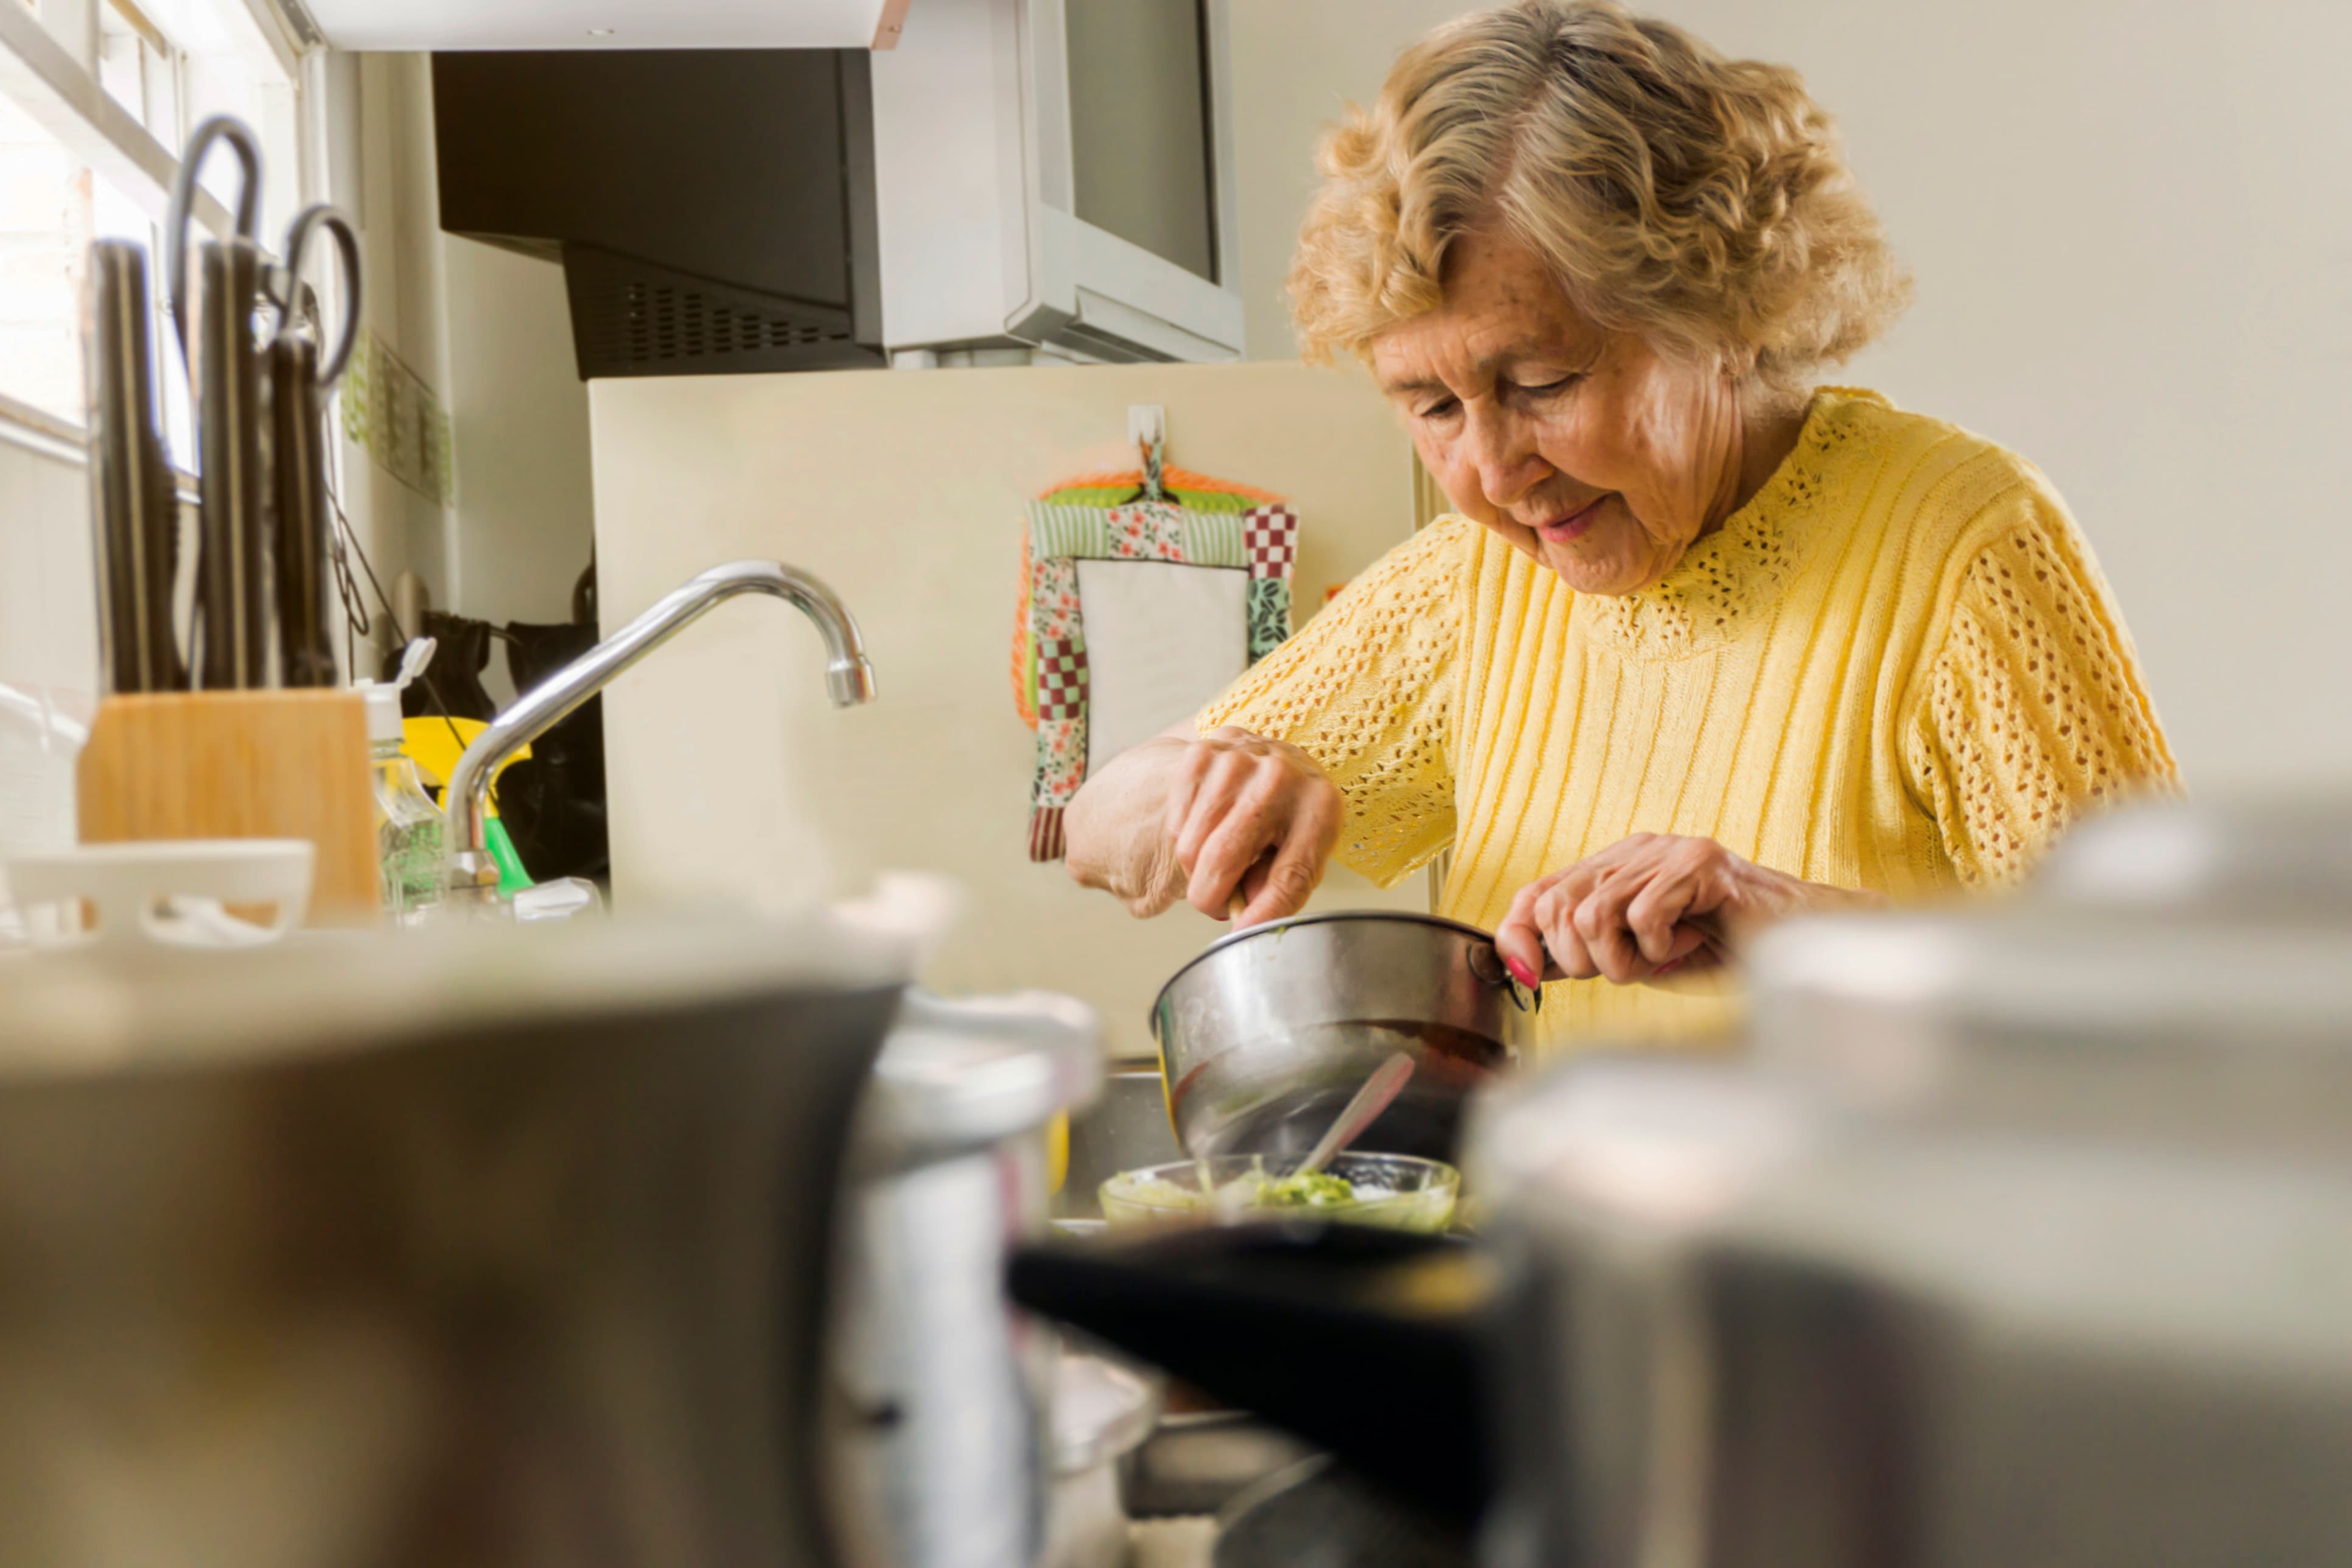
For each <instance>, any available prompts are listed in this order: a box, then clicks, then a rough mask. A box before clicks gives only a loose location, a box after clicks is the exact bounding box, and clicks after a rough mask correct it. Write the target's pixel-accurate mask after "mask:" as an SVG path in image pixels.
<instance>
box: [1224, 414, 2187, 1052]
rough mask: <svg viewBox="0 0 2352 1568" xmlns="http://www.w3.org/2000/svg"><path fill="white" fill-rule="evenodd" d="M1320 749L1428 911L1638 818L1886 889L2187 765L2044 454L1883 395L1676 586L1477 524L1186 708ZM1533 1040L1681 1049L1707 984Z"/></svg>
mask: <svg viewBox="0 0 2352 1568" xmlns="http://www.w3.org/2000/svg"><path fill="white" fill-rule="evenodd" d="M1200 724H1201V727H1202V729H1204V730H1205V729H1208V728H1211V727H1213V726H1215V725H1218V724H1237V725H1240V726H1241V727H1243V728H1244V729H1247V730H1251V731H1256V732H1257V733H1260V734H1264V735H1268V736H1275V737H1279V738H1281V739H1284V740H1286V741H1290V742H1294V743H1296V744H1297V745H1298V746H1300V747H1302V748H1304V749H1305V750H1306V751H1307V752H1308V753H1309V754H1310V755H1312V756H1313V757H1314V758H1315V759H1316V760H1317V761H1318V762H1319V763H1321V764H1322V765H1323V766H1324V767H1325V768H1327V769H1328V770H1329V772H1330V773H1331V776H1332V778H1333V779H1334V780H1335V781H1336V782H1337V783H1338V784H1339V788H1340V790H1341V792H1342V793H1343V795H1345V797H1346V800H1347V808H1348V817H1347V824H1346V826H1345V827H1344V828H1343V830H1342V833H1341V837H1340V843H1339V858H1340V859H1341V860H1342V861H1343V862H1344V863H1346V864H1347V865H1349V866H1351V867H1353V868H1356V869H1357V870H1359V871H1361V872H1363V873H1364V874H1365V875H1367V876H1369V877H1370V878H1372V879H1374V880H1375V881H1378V882H1380V883H1381V884H1382V885H1383V886H1386V885H1390V884H1392V883H1394V882H1396V881H1398V880H1400V879H1402V878H1403V877H1404V876H1405V875H1406V874H1407V873H1408V872H1410V871H1412V870H1413V869H1414V868H1417V867H1419V866H1421V865H1423V864H1424V863H1426V862H1427V861H1428V860H1430V859H1431V858H1433V857H1434V856H1435V855H1436V854H1437V853H1438V852H1439V851H1440V850H1442V849H1444V848H1446V847H1448V846H1449V845H1450V846H1451V847H1453V849H1454V858H1453V862H1452V868H1451V871H1450V874H1449V875H1448V877H1447V879H1446V884H1445V889H1444V896H1443V899H1442V900H1441V906H1440V907H1441V909H1442V910H1443V912H1444V913H1445V914H1448V915H1451V916H1453V917H1454V918H1455V919H1457V920H1464V921H1470V922H1472V923H1474V924H1476V925H1480V926H1485V927H1488V928H1490V929H1491V928H1492V927H1493V926H1494V924H1495V923H1496V921H1499V920H1500V919H1501V918H1502V916H1503V914H1504V911H1505V910H1507V907H1508V906H1509V903H1510V900H1511V896H1512V894H1514V893H1515V892H1517V890H1518V889H1520V888H1521V887H1522V886H1524V885H1525V884H1526V883H1528V882H1529V881H1531V880H1533V879H1535V878H1537V877H1538V876H1540V875H1542V874H1543V873H1545V872H1547V871H1552V870H1557V869H1559V868H1561V867H1563V866H1567V865H1570V864H1571V863H1572V862H1574V861H1576V860H1578V859H1580V858H1582V857H1584V856H1586V855H1589V854H1591V853H1593V852H1594V851H1596V850H1599V849H1601V848H1605V847H1607V846H1609V845H1611V844H1612V843H1614V842H1616V841H1617V840H1618V839H1620V838H1622V837H1625V836H1626V835H1627V834H1629V833H1636V832H1654V833H1685V834H1697V835H1704V836H1706V837H1710V838H1714V839H1717V840H1718V841H1719V842H1721V843H1722V844H1723V845H1725V846H1726V847H1728V848H1730V849H1733V850H1735V851H1737V852H1738V853H1739V854H1741V855H1745V856H1747V857H1748V858H1750V859H1752V860H1754V861H1756V862H1757V863H1759V864H1760V865H1764V866H1769V867H1772V868H1777V869H1779V870H1782V871H1786V872H1789V873H1790V874H1792V875H1794V876H1798V877H1802V878H1804V879H1807V880H1809V881H1814V882H1826V883H1832V884H1835V885H1837V886H1841V887H1849V888H1872V889H1879V890H1882V891H1884V892H1886V893H1888V894H1890V895H1893V896H1895V897H1896V898H1898V899H1911V898H1919V897H1925V896H1929V895H1932V894H1935V893H1937V892H1940V891H1944V890H1947V889H1954V888H1961V887H1975V886H1982V885H1990V884H1999V883H2003V882H2007V881H2010V880H2012V879H2015V878H2017V877H2018V876H2019V875H2021V873H2022V872H2023V871H2024V870H2025V868H2027V867H2028V866H2029V865H2031V864H2032V861H2033V859H2034V858H2035V857H2036V856H2037V855H2038V854H2039V853H2040V852H2041V851H2042V849H2043V848H2044V847H2046V846H2047V845H2048V844H2049V843H2050V842H2051V840H2052V839H2053V837H2055V836H2056V835H2057V834H2058V833H2059V831H2060V830H2061V829H2062V828H2063V826H2065V825H2066V823H2067V821H2068V820H2069V819H2070V818H2071V817H2073V816H2075V815H2076V814H2077V813H2079V812H2081V811H2082V810H2084V808H2086V807H2088V806H2090V805H2093V804H2095V803H2096V802H2098V801H2101V800H2103V799H2105V798H2107V797H2109V796H2111V795H2116V794H2118V793H2120V792H2124V791H2126V790H2132V789H2136V788H2141V787H2148V786H2155V787H2164V788H2169V787H2171V786H2172V785H2173V783H2174V780H2175V773H2174V770H2173V763H2172V758H2171V754H2170V752H2169V751H2168V748H2167V746H2166V743H2165V739H2164V734H2163V731H2161V730H2160V729H2159V728H2158V724H2157V719H2156V713H2155V710H2154V708H2153V707H2152V706H2151V704H2150V702H2149V700H2148V695H2147V688H2146V686H2145V684H2144V683H2143V681H2142V679H2141V678H2140V672H2139V668H2138V665H2137V661H2136V659H2135V658H2134V655H2133V652H2132V647H2131V639H2130V637H2129V635H2128V634H2127V633H2126V631H2125V629H2124V625H2123V620H2122V617H2121V616H2119V615H2118V614H2117V613H2116V607H2115V605H2114V602H2113V599H2112V598H2111V596H2110V595H2109V592H2108V590H2107V586H2106V584H2105V582H2104V581H2103V580H2102V579H2101V577H2100V575H2099V571H2098V567H2097V564H2096V563H2095V562H2094V561H2093V559H2092V557H2091V551H2090V546H2089V545H2088V544H2087V543H2086V542H2084V539H2083V537H2082V535H2081V533H2080V532H2079V531H2077V530H2076V529H2075V526H2074V521H2072V519H2070V518H2069V517H2068V516H2067V513H2066V509H2065V506H2064V504H2063V502H2061V501H2060V500H2059V499H2058V496H2057V494H2056V492H2055V491H2054V490H2053V489H2052V488H2051V487H2050V484H2049V482H2048V481H2047V480H2045V479H2043V478H2042V475H2041V473H2040V472H2039V471H2038V470H2036V469H2035V468H2033V467H2032V465H2031V464H2029V463H2026V462H2025V461H2023V460H2022V459H2021V458H2016V457H2014V456H2012V455H2011V454H2010V453H2008V452H2005V451H2003V450H2001V449H2000V447H1995V446H1993V445H1992V444H1991V443H1990V442H1987V441H1984V440H1981V439H1979V438H1978V437H1973V436H1970V435H1969V434H1967V433H1966V432H1964V431H1961V430H1958V429H1956V428H1955V427H1953V426H1949V425H1946V424H1943V423H1941V422H1939V421H1937V420H1933V419H1928V418H1925V417H1922V416H1918V415H1914V414H1906V413H1903V412H1901V411H1899V410H1897V409H1895V407H1894V406H1893V405H1890V404H1889V403H1887V401H1886V400H1885V399H1884V398H1882V397H1880V396H1878V395H1876V394H1874V393H1869V392H1859V391H1851V390H1845V389H1840V388H1824V389H1823V390H1822V391H1821V392H1819V393H1817V394H1815V395H1814V398H1813V401H1812V405H1811V408H1810V409H1809V410H1808V412H1807V416H1806V419H1805V424H1804V428H1803V431H1802V433H1801V436H1800V437H1799V438H1798V443H1797V446H1796V448H1795V450H1794V451H1792V452H1791V453H1790V456H1789V458H1787V459H1786V460H1785V461H1784V462H1783V463H1782V464H1781V465H1780V468H1779V469H1778V470H1777V471H1776V472H1775V473H1774V474H1773V475H1772V477H1771V478H1770V479H1769V480H1767V481H1766V482H1765V484H1764V486H1763V488H1762V489H1759V491H1758V492H1757V493H1756V495H1755V496H1754V498H1753V499H1751V500H1749V501H1748V504H1747V505H1746V506H1744V507H1742V508H1740V509H1739V510H1738V511H1737V512H1735V513H1734V514H1733V515H1732V516H1731V517H1730V518H1729V519H1727V521H1726V522H1725V523H1724V526H1723V527H1722V528H1721V529H1719V530H1717V531H1716V532H1714V533H1712V534H1709V535H1708V536H1707V537H1706V538H1704V539H1702V540H1700V541H1699V542H1697V543H1696V544H1695V545H1693V546H1692V547H1691V549H1690V550H1689V552H1687V553H1685V555H1684V557H1683V559H1682V560H1681V562H1679V563H1677V564H1676V565H1675V569H1674V570H1673V572H1671V573H1670V574H1668V575H1667V576H1666V578H1665V580H1664V581H1663V582H1661V583H1660V584H1657V585H1656V586H1654V587H1653V588H1649V589H1646V590H1644V591H1643V592H1641V593H1639V594H1633V595H1624V596H1621V597H1609V596H1599V595H1583V596H1580V595H1577V594H1575V593H1574V592H1572V591H1571V590H1570V588H1569V587H1568V585H1567V584H1565V583H1563V582H1562V581H1561V580H1560V579H1559V576H1558V575H1557V574H1554V573H1552V572H1549V571H1548V570H1546V569H1545V568H1543V567H1541V566H1538V565H1537V564H1536V563H1533V562H1531V561H1529V560H1528V558H1527V557H1526V556H1524V555H1522V554H1520V553H1519V552H1517V551H1515V550H1513V549H1511V548H1510V547H1509V546H1508V545H1507V544H1506V543H1504V542H1502V541H1501V540H1500V539H1498V538H1496V536H1495V535H1494V534H1492V533H1491V532H1489V531H1486V529H1483V528H1480V527H1479V526H1477V525H1476V524H1475V523H1473V522H1471V521H1467V520H1465V519H1463V518H1460V517H1447V518H1444V519H1441V520H1440V521H1437V522H1436V523H1435V524H1433V525H1432V526H1431V527H1429V528H1427V529H1424V530H1423V531H1421V532H1420V533H1418V534H1416V535H1415V536H1414V537H1413V538H1412V539H1411V540H1410V541H1408V542H1405V543H1404V544H1402V545H1401V546H1399V547H1398V548H1397V549H1395V550H1393V551H1391V552H1390V553H1389V554H1388V555H1387V556H1386V557H1384V558H1383V559H1381V561H1379V562H1378V563H1375V564H1374V565H1372V566H1371V567H1370V569H1368V570H1367V571H1365V572H1364V573H1363V574H1362V575H1361V576H1360V577H1359V578H1358V579H1357V580H1356V581H1355V582H1354V583H1353V584H1350V585H1349V588H1348V591H1347V592H1346V593H1345V594H1343V595H1340V596H1339V598H1338V599H1336V600H1334V601H1333V602H1332V603H1331V604H1330V605H1328V607H1326V608H1325V609H1324V611H1323V612H1322V613H1321V614H1320V615H1318V616H1316V617H1315V618H1314V619H1313V620H1312V621H1311V622H1309V623H1308V624H1307V626H1306V627H1305V628H1303V629H1302V630H1301V631H1300V632H1299V634H1298V635H1297V637H1293V638H1291V639H1290V640H1289V641H1288V642H1286V643H1285V644H1284V645H1283V646H1282V647H1280V648H1278V649H1276V651H1275V652H1274V653H1273V654H1271V655H1270V656H1268V657H1267V658H1265V660H1263V661H1262V662H1260V663H1259V664H1258V665H1257V666H1256V668H1254V669H1252V670H1251V671H1250V672H1249V673H1248V674H1247V675H1245V676H1244V677H1243V678H1242V679H1241V680H1240V681H1239V682H1237V683H1236V684H1235V685H1234V687H1233V688H1232V689H1230V690H1228V691H1227V692H1226V693H1225V694H1224V695H1223V696H1222V697H1220V698H1219V699H1218V700H1216V701H1215V702H1213V703H1212V704H1211V705H1210V707H1209V708H1208V709H1206V710H1204V711H1203V712H1202V715H1201V718H1200ZM1543 1016H1544V1019H1545V1031H1544V1033H1545V1043H1546V1044H1547V1045H1548V1046H1559V1045H1561V1044H1565V1043H1569V1042H1576V1043H1580V1044H1589V1043H1602V1042H1624V1041H1636V1040H1664V1039H1688V1038H1693V1037H1704V1036H1709V1035H1715V1034H1718V1033H1720V1032H1721V1031H1722V1030H1723V1029H1725V1028H1726V1027H1727V1026H1729V1025H1730V1024H1731V1023H1732V1022H1733V1021H1734V1019H1735V1016H1736V997H1734V996H1733V995H1731V994H1728V992H1727V991H1726V990H1725V989H1724V988H1722V987H1717V988H1714V989H1712V990H1708V989H1705V988H1701V989H1696V990H1694V989H1692V988H1689V987H1684V988H1680V989H1676V990H1664V989H1660V988H1657V987H1651V986H1630V987H1619V986H1612V985H1611V984H1609V983H1608V982H1606V981H1602V980H1584V981H1571V982H1561V983H1557V984H1552V985H1550V986H1548V987H1547V988H1546V991H1545V996H1544V1006H1543Z"/></svg>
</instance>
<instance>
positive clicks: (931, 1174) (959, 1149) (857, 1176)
mask: <svg viewBox="0 0 2352 1568" xmlns="http://www.w3.org/2000/svg"><path fill="white" fill-rule="evenodd" d="M1100 1037H1101V1029H1100V1026H1099V1024H1098V1021H1097V1018H1096V1016H1095V1015H1094V1013H1093V1011H1092V1010H1091V1009H1089V1008H1087V1006H1086V1005H1083V1004H1081V1003H1078V1002H1076V1001H1074V1000H1072V999H1071V998H1069V997H1066V996H1055V995H1050V994H1042V993H1031V994H1021V995H1014V996H1003V997H984V998H979V999H974V1000H969V1001H948V1000H945V999H943V998H940V997H937V996H932V995H928V994H924V993H922V992H919V991H918V992H914V993H910V994H909V995H908V998H907V1003H906V1005H905V1008H904V1010H903V1011H902V1013H901V1015H900V1017H899V1021H898V1026H897V1028H896V1029H895V1030H894V1031H893V1032H892V1034H891V1036H890V1039H889V1041H888V1043H887V1045H886V1046H885V1047H883V1050H882V1054H881V1056H880V1058H878V1059H877V1062H876V1064H875V1069H874V1081H873V1084H872V1086H871V1087H870V1088H869V1089H868V1090H867V1092H866V1098H865V1100H864V1103H863V1104H862V1105H861V1106H860V1107H859V1111H858V1121H857V1126H856V1133H855V1138H854V1142H853V1149H854V1153H853V1155H852V1165H851V1170H852V1176H851V1184H850V1186H849V1189H848V1193H847V1200H848V1202H847V1207H846V1211H845V1215H844V1224H843V1229H842V1243H843V1247H842V1252H841V1255H840V1259H839V1262H838V1264H837V1266H836V1284H837V1294H836V1296H835V1308H834V1316H833V1327H832V1333H831V1344H830V1347H829V1350H828V1361H829V1366H830V1375H829V1378H828V1384H829V1394H830V1397H829V1399H828V1401H827V1428H828V1430H827V1436H826V1441H825V1444H824V1447H825V1450H826V1455H827V1458H828V1461H829V1463H830V1465H831V1468H832V1477H833V1479H834V1482H835V1494H836V1497H837V1500H839V1502H840V1504H841V1505H842V1506H841V1507H840V1508H839V1510H837V1525H838V1528H837V1531H836V1537H837V1539H838V1541H839V1542H840V1543H841V1545H842V1547H843V1550H844V1554H845V1558H846V1560H847V1561H848V1562H850V1563H854V1564H856V1565H858V1568H1009V1565H1013V1564H1026V1563H1034V1562H1036V1561H1037V1558H1038V1553H1039V1552H1040V1551H1041V1550H1042V1549H1043V1547H1044V1544H1045V1538H1046V1533H1047V1516H1046V1504H1047V1496H1048V1492H1049V1490H1050V1489H1051V1487H1052V1482H1053V1468H1052V1465H1053V1453H1052V1447H1051V1444H1050V1442H1049V1440H1048V1438H1049V1433H1050V1426H1049V1423H1048V1420H1047V1414H1048V1410H1049V1407H1050V1402H1051V1400H1052V1397H1053V1392H1054V1389H1053V1373H1054V1362H1055V1349H1056V1346H1055V1336H1054V1334H1053V1333H1052V1331H1050V1330H1048V1329H1046V1328H1045V1327H1044V1326H1043V1325H1041V1324H1038V1323H1036V1322H1034V1321H1032V1320H1031V1319H1030V1318H1029V1317H1028V1316H1027V1314H1025V1313H1023V1312H1021V1311H1018V1310H1015V1309H1014V1308H1013V1305H1012V1304H1011V1303H1010V1302H1009V1301H1007V1300H1006V1299H1005V1294H1004V1258H1005V1255H1006V1253H1007V1252H1009V1251H1010V1250H1011V1249H1012V1248H1013V1247H1015V1246H1017V1245H1019V1244H1021V1243H1023V1242H1025V1241H1031V1240H1034V1239H1035V1238H1036V1237H1038V1236H1040V1235H1042V1234H1043V1233H1044V1231H1045V1225H1046V1217H1045V1205H1046V1197H1047V1192H1046V1187H1047V1181H1046V1175H1047V1173H1046V1169H1045V1166H1046V1159H1045V1127H1046V1124H1047V1123H1048V1122H1050V1121H1052V1120H1053V1118H1054V1117H1055V1115H1056V1114H1058V1113H1060V1112H1062V1111H1065V1110H1073V1109H1076V1108H1077V1107H1079V1106H1082V1105H1084V1104H1085V1103H1086V1102H1087V1101H1088V1100H1091V1099H1093V1097H1094V1095H1095V1092H1096V1090H1097V1089H1098V1088H1099V1086H1100V1084H1101V1081H1102V1057H1101V1044H1100Z"/></svg>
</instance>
